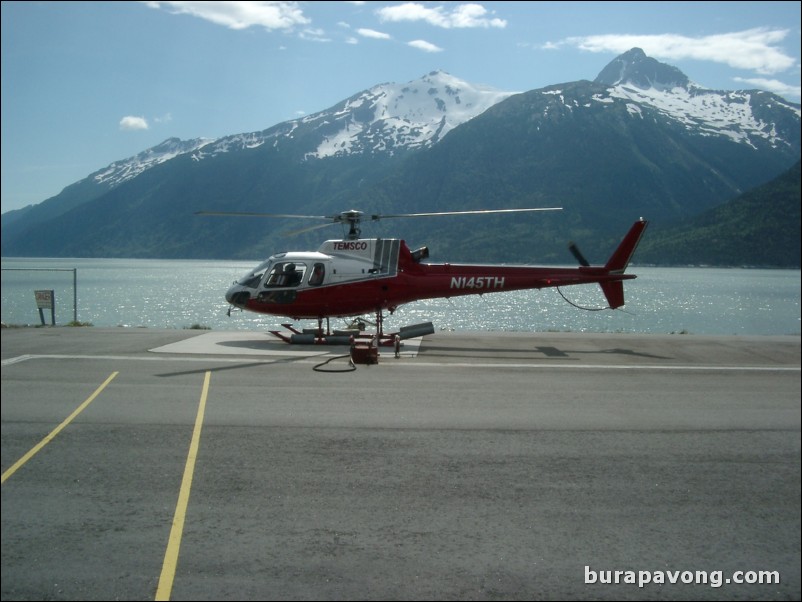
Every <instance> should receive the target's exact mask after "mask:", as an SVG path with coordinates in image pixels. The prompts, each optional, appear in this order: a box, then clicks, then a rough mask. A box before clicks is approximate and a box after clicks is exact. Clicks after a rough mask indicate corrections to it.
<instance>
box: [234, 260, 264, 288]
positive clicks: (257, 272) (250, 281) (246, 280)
mask: <svg viewBox="0 0 802 602" xmlns="http://www.w3.org/2000/svg"><path fill="white" fill-rule="evenodd" d="M269 266H270V260H269V259H268V260H267V261H263V262H262V263H260V264H259V265H258V266H257V267H256V268H254V269H253V270H251V271H250V272H248V273H247V274H246V275H245V276H243V277H242V278H240V279H239V280H237V284H241V285H242V286H247V287H248V288H256V287H258V286H259V283H260V282H261V281H262V277H263V276H264V275H265V271H267V268H268V267H269Z"/></svg>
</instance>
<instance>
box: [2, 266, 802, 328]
mask: <svg viewBox="0 0 802 602" xmlns="http://www.w3.org/2000/svg"><path fill="white" fill-rule="evenodd" d="M257 263H259V262H258V261H245V262H243V261H194V260H192V261H190V260H185V261H184V260H148V259H41V258H35V259H18V258H13V259H3V260H2V268H3V271H2V321H3V322H4V323H5V324H12V325H23V324H29V325H38V324H41V321H40V318H39V312H38V309H37V307H36V302H35V298H34V290H39V289H53V290H54V291H55V297H56V324H60V325H65V324H68V323H69V322H71V321H72V320H73V317H74V313H73V273H72V271H34V270H33V269H32V268H39V269H42V268H47V269H51V270H53V269H60V270H72V269H73V268H75V269H76V270H77V272H76V274H77V318H78V321H79V322H88V323H91V324H92V325H94V326H97V327H117V326H120V327H131V328H138V327H144V328H174V329H184V328H198V327H202V328H210V329H213V330H262V331H266V330H271V329H276V328H280V324H281V323H282V322H287V321H289V320H284V319H281V318H276V317H272V316H264V315H258V314H251V313H246V312H239V311H232V312H231V316H230V317H228V316H227V315H226V311H227V310H228V307H229V306H228V304H227V303H226V301H225V299H224V298H223V295H224V293H225V291H226V289H227V288H228V287H229V285H230V284H231V282H233V281H234V280H235V279H237V278H239V277H240V276H242V275H243V274H245V273H246V272H247V271H248V270H250V269H251V268H253V267H254V266H255V265H256V264H257ZM10 268H15V269H14V270H11V269H10ZM19 268H25V269H24V270H22V271H18V269H19ZM630 271H632V272H633V273H635V274H637V275H638V278H637V279H636V280H634V281H629V282H626V283H625V284H624V289H625V294H626V301H627V304H626V306H625V307H624V309H623V310H618V311H609V310H608V311H586V310H583V309H578V308H576V307H574V306H572V305H571V304H569V303H568V302H566V300H564V299H563V298H562V297H561V296H560V294H559V292H558V291H557V290H556V289H544V290H541V291H520V292H510V293H499V294H487V295H484V296H482V297H478V296H471V297H459V298H455V299H451V300H447V299H434V300H430V301H419V302H417V303H411V304H409V305H405V306H402V307H400V308H399V309H398V311H396V312H395V314H394V315H392V316H388V317H387V318H386V319H385V329H386V330H388V331H392V330H397V329H398V328H399V327H401V326H405V325H409V324H417V323H420V322H433V323H434V326H435V330H436V331H447V330H453V331H459V332H467V331H488V330H490V331H506V332H626V333H646V334H670V333H690V334H706V335H799V334H800V271H799V270H742V269H716V268H637V267H636V268H632V269H631V270H630ZM562 292H563V294H564V295H565V296H566V297H567V298H568V300H570V302H571V303H574V304H576V305H579V306H582V307H587V308H591V309H595V308H598V307H602V306H603V305H604V301H605V300H604V297H603V296H602V294H601V291H600V289H599V287H598V286H596V285H582V286H572V287H571V286H569V287H565V288H564V289H562ZM44 312H45V319H46V321H47V323H48V324H49V323H50V319H51V318H50V310H44ZM344 324H345V321H340V320H332V328H340V327H342V326H343V325H344ZM315 325H316V324H315V323H314V322H308V323H303V324H301V326H309V327H311V326H315Z"/></svg>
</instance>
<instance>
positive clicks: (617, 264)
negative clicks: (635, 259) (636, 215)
mask: <svg viewBox="0 0 802 602" xmlns="http://www.w3.org/2000/svg"><path fill="white" fill-rule="evenodd" d="M648 224H649V222H647V221H646V220H644V219H643V218H640V219H639V220H638V221H636V222H635V223H634V224H632V227H631V228H630V229H629V232H627V234H626V236H624V239H623V240H622V241H621V244H619V245H618V248H617V249H616V250H615V252H614V253H613V254H612V255H611V256H610V259H608V260H607V263H606V264H605V266H604V269H605V270H607V271H608V272H610V273H612V274H623V273H624V270H626V269H627V266H628V265H629V260H630V259H632V254H633V253H635V249H636V248H637V247H638V243H639V242H640V237H641V236H642V235H643V231H644V230H645V229H646V226H647V225H648Z"/></svg>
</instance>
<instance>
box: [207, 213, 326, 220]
mask: <svg viewBox="0 0 802 602" xmlns="http://www.w3.org/2000/svg"><path fill="white" fill-rule="evenodd" d="M195 215H223V216H234V217H282V218H283V217H288V218H290V219H334V218H333V217H332V216H330V215H289V214H285V213H249V212H239V211H196V212H195Z"/></svg>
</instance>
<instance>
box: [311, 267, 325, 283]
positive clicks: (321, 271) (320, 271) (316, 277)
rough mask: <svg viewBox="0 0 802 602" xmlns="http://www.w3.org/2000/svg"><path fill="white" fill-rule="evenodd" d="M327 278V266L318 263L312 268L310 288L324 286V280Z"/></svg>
mask: <svg viewBox="0 0 802 602" xmlns="http://www.w3.org/2000/svg"><path fill="white" fill-rule="evenodd" d="M325 277H326V266H324V265H323V264H322V263H316V264H315V265H313V266H312V275H311V276H309V285H310V286H320V285H321V284H323V278H325Z"/></svg>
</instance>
